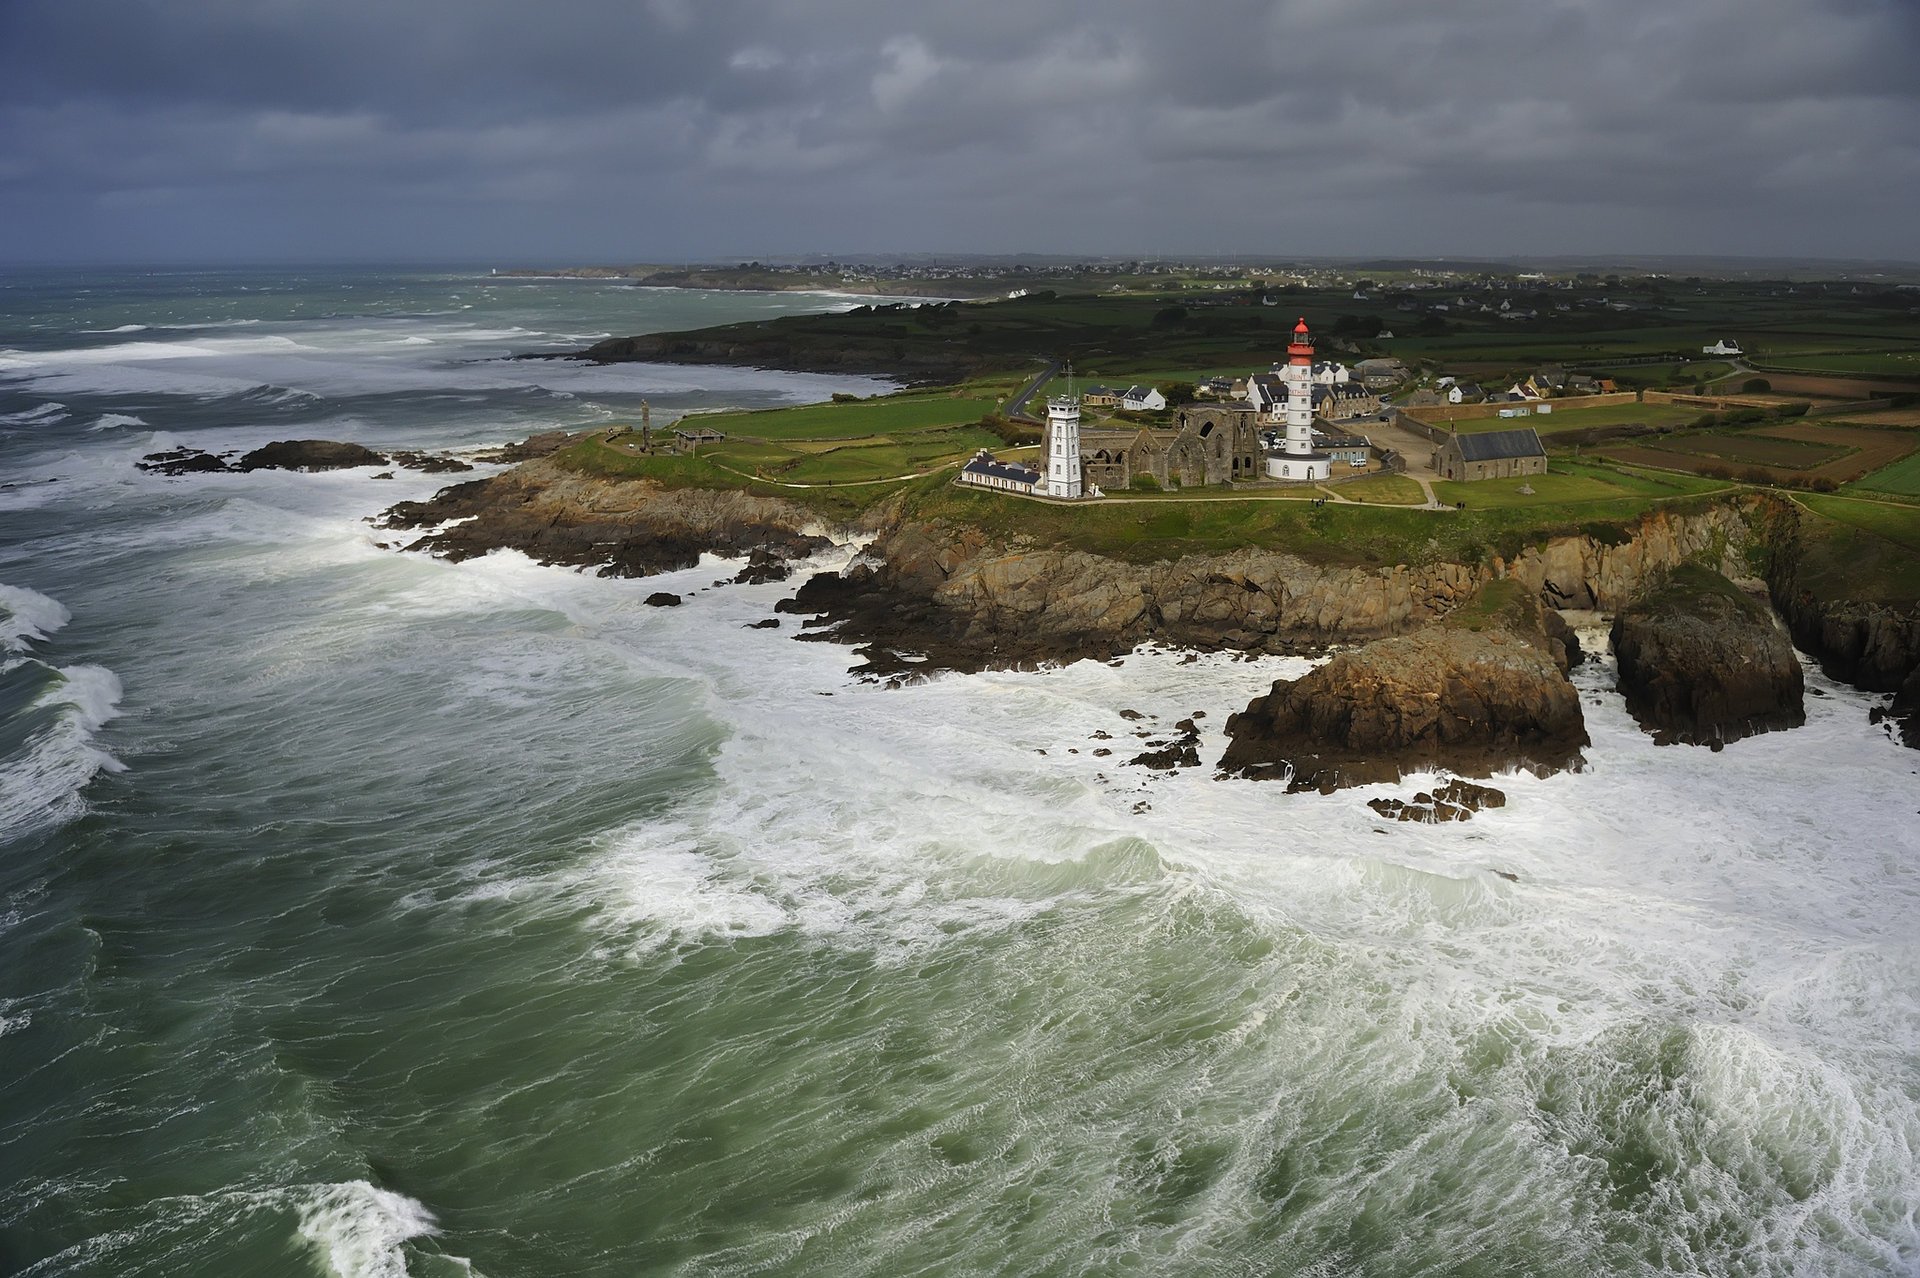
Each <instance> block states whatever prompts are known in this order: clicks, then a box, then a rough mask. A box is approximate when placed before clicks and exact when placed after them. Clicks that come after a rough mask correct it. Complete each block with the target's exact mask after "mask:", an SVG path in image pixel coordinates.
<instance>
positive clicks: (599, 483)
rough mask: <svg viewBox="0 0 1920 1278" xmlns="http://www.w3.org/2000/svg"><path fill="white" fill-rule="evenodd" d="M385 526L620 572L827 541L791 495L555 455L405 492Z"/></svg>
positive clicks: (440, 548) (468, 552) (800, 548)
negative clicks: (636, 474) (419, 498)
mask: <svg viewBox="0 0 1920 1278" xmlns="http://www.w3.org/2000/svg"><path fill="white" fill-rule="evenodd" d="M381 526H382V527H384V528H390V529H398V530H406V531H412V530H421V529H424V530H427V531H426V532H425V534H424V535H423V536H421V537H419V538H417V539H416V540H414V541H412V542H411V543H409V544H408V545H407V547H406V548H407V549H409V550H426V551H430V552H432V553H433V554H436V555H442V556H444V557H446V558H448V559H453V560H461V559H471V558H473V557H474V556H476V555H484V554H486V553H487V552H488V551H490V550H498V549H502V548H511V549H515V550H520V551H523V552H525V553H526V554H528V555H529V556H531V557H533V558H534V559H537V560H539V561H540V562H541V563H549V564H567V565H575V566H581V567H595V568H598V569H600V571H601V572H602V573H604V574H606V575H609V576H622V577H639V576H646V575H648V574H650V573H656V572H670V571H673V570H675V569H680V568H691V567H693V566H694V565H695V564H697V563H698V562H699V561H700V556H701V555H702V554H703V553H713V554H719V555H726V556H738V555H747V554H751V553H752V552H754V551H764V552H767V553H768V554H770V555H773V556H778V557H782V558H797V557H800V556H803V555H807V554H811V553H812V552H813V551H815V550H818V549H821V548H823V547H825V546H826V545H828V544H830V542H829V538H828V536H827V532H828V530H827V529H825V528H823V527H822V526H821V525H820V521H819V518H818V517H817V516H816V515H814V514H813V513H812V512H811V511H809V510H807V509H806V508H805V507H803V506H799V505H797V504H795V503H793V502H787V501H781V500H779V499H778V498H772V497H756V496H753V495H752V494H750V493H744V492H737V491H715V490H711V489H704V488H662V487H660V486H659V485H657V484H653V483H650V482H648V481H645V480H615V479H605V478H599V477H595V476H585V475H579V474H576V473H574V472H572V471H569V470H566V469H564V468H563V467H559V466H556V465H555V464H553V463H552V462H551V461H548V460H537V461H530V462H527V463H524V464H523V465H520V466H516V467H515V468H514V469H512V470H510V471H507V472H506V473H504V474H501V475H495V476H493V477H492V478H490V479H476V480H473V481H471V482H469V483H464V484H455V485H454V486H453V487H451V488H446V489H443V490H441V491H440V492H439V493H438V494H437V495H435V496H434V497H433V499H432V500H430V501H424V502H402V503H400V504H399V505H397V506H395V507H394V508H393V509H391V510H389V511H387V513H386V514H385V515H384V516H383V517H382V521H381Z"/></svg>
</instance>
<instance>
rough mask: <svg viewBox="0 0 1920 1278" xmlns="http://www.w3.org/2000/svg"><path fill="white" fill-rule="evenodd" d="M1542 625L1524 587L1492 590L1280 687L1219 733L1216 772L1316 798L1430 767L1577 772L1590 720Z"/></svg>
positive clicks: (1563, 652) (1562, 650) (1558, 646)
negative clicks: (1223, 739)
mask: <svg viewBox="0 0 1920 1278" xmlns="http://www.w3.org/2000/svg"><path fill="white" fill-rule="evenodd" d="M1549 624H1550V623H1548V622H1547V621H1546V620H1545V618H1544V617H1543V616H1542V609H1541V607H1540V605H1539V603H1538V601H1537V600H1536V599H1535V598H1534V597H1533V595H1532V594H1531V593H1530V592H1528V591H1527V590H1526V589H1525V588H1524V587H1522V586H1521V585H1520V584H1519V583H1517V582H1512V581H1495V582H1490V583H1488V584H1487V585H1486V586H1484V587H1482V588H1481V589H1480V591H1479V592H1477V593H1476V594H1475V595H1474V596H1473V597H1472V598H1471V599H1469V600H1468V601H1467V602H1466V603H1464V604H1462V605H1461V606H1460V607H1459V608H1457V609H1456V610H1455V611H1454V612H1452V613H1450V614H1449V615H1448V616H1447V617H1446V618H1445V619H1444V620H1442V621H1441V622H1440V623H1438V624H1437V625H1434V626H1430V627H1428V628H1427V629H1425V630H1422V631H1420V632H1418V633H1416V634H1412V635H1403V636H1397V637H1395V638H1391V639H1381V640H1377V641H1375V642H1373V643H1370V644H1368V645H1366V646H1365V647H1364V648H1360V649H1358V650H1356V651H1354V652H1349V653H1343V654H1342V655H1340V656H1337V657H1335V658H1334V659H1333V660H1331V661H1329V662H1327V663H1326V664H1325V665H1323V666H1320V667H1319V668H1317V669H1315V670H1313V671H1310V672H1309V673H1308V674H1306V675H1304V676H1303V677H1301V678H1299V679H1291V680H1289V679H1281V680H1277V681H1275V683H1274V685H1273V690H1272V691H1271V692H1269V693H1267V694H1266V695H1265V696H1261V697H1256V698H1254V699H1253V701H1252V702H1250V703H1249V704H1248V705H1247V708H1246V709H1245V710H1243V711H1241V712H1240V713H1239V714H1236V715H1234V716H1233V717H1232V718H1230V719H1228V720H1227V735H1228V736H1229V737H1230V738H1231V739H1232V740H1231V742H1230V744H1229V745H1228V747H1227V750H1226V753H1225V754H1224V755H1223V756H1222V757H1221V760H1220V768H1221V770H1222V771H1223V772H1225V773H1228V774H1234V775H1239V776H1244V777H1249V778H1252V779H1255V780H1278V779H1285V780H1286V781H1287V789H1288V790H1289V791H1301V790H1319V791H1321V792H1323V793H1325V792H1330V791H1333V790H1336V789H1340V788H1342V787H1345V786H1353V785H1366V784H1371V783H1374V782H1379V781H1397V780H1399V779H1400V778H1401V777H1402V776H1404V775H1405V774H1406V773H1408V772H1412V771H1418V770H1422V769H1428V768H1437V769H1445V770H1446V771H1448V772H1453V773H1459V774H1464V775H1466V776H1472V777H1488V776H1492V775H1493V774H1494V773H1496V772H1500V771H1503V770H1505V769H1508V768H1515V767H1519V768H1526V769H1528V770H1529V771H1532V772H1535V773H1537V774H1539V775H1543V776H1544V775H1547V774H1549V773H1552V772H1558V771H1562V770H1565V769H1569V768H1578V767H1580V766H1582V764H1583V762H1584V761H1583V760H1582V758H1581V755H1580V751H1581V749H1582V748H1583V747H1585V746H1586V745H1587V744H1588V737H1587V728H1586V721H1585V719H1584V718H1583V717H1582V715H1581V712H1580V698H1579V695H1578V694H1577V693H1576V692H1575V691H1574V687H1573V685H1572V684H1571V683H1569V682H1568V681H1567V676H1566V665H1565V663H1566V662H1567V661H1568V660H1569V659H1570V655H1571V654H1570V653H1569V652H1568V651H1567V648H1566V645H1565V643H1564V642H1556V641H1555V636H1553V635H1552V634H1551V633H1550V630H1549Z"/></svg>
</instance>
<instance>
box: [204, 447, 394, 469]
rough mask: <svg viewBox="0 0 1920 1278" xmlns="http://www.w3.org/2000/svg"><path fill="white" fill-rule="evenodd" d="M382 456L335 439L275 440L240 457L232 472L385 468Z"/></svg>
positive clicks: (386, 463) (369, 449) (387, 461)
mask: <svg viewBox="0 0 1920 1278" xmlns="http://www.w3.org/2000/svg"><path fill="white" fill-rule="evenodd" d="M388 464H389V459H388V457H387V455H386V454H385V453H376V452H374V451H373V450H372V449H371V448H368V447H366V446H365V445H364V444H346V443H341V442H340V441H339V440H336V439H276V440H274V441H273V442H272V443H271V444H266V445H264V446H262V447H260V448H256V449H254V450H253V451H252V452H250V453H248V454H247V455H246V456H244V457H242V458H241V459H240V461H239V464H238V465H237V466H235V467H234V469H236V470H301V471H314V470H346V469H348V468H350V467H353V466H385V465H388Z"/></svg>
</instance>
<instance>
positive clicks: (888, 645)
mask: <svg viewBox="0 0 1920 1278" xmlns="http://www.w3.org/2000/svg"><path fill="white" fill-rule="evenodd" d="M1749 536H1750V530H1749V528H1748V525H1747V522H1746V519H1745V514H1744V511H1743V510H1742V509H1741V508H1738V507H1715V508H1711V509H1708V510H1704V511H1701V512H1699V513H1696V514H1692V515H1685V516H1682V515H1669V514H1665V513H1655V514H1653V515H1650V516H1648V517H1647V518H1645V519H1643V520H1641V521H1639V523H1638V524H1636V525H1634V526H1633V527H1632V528H1630V529H1629V530H1628V531H1627V532H1625V533H1623V534H1614V533H1612V532H1611V530H1609V531H1608V532H1607V533H1605V534H1604V535H1602V534H1581V535H1577V536H1570V537H1562V538H1557V539H1554V540H1551V541H1549V542H1548V543H1546V544H1545V545H1543V546H1540V547H1537V548H1533V549H1529V550H1527V551H1525V552H1523V553H1522V554H1520V555H1518V556H1516V557H1514V558H1513V559H1512V560H1511V561H1505V560H1500V559H1495V560H1493V561H1491V562H1490V563H1483V564H1471V565H1469V564H1455V563H1435V564H1427V565H1421V566H1411V567H1410V566H1407V565H1395V566H1392V567H1384V568H1347V567H1337V566H1326V565H1319V564H1313V563H1309V562H1307V561H1306V560H1303V559H1301V558H1300V557H1298V556H1296V555H1291V554H1288V553H1286V552H1285V551H1283V550H1254V549H1248V550H1241V551H1235V552H1233V553H1231V554H1226V555H1210V556H1198V555H1196V556H1188V557H1185V558H1181V559H1177V560H1169V561H1162V562H1159V563H1151V564H1135V563H1128V562H1124V561H1121V560H1117V559H1110V558H1106V557H1103V556H1100V555H1092V554H1086V553H1084V552H1079V551H1071V550H1054V549H1046V548H1038V547H1030V546H1022V545H1018V544H1011V543H1007V542H1001V541H996V540H994V539H992V538H990V537H988V536H987V535H986V534H985V533H983V532H981V531H980V530H979V529H977V528H973V527H970V526H956V525H952V524H948V523H945V522H940V521H933V522H919V521H914V520H912V519H907V520H903V521H896V522H894V523H893V524H891V525H890V526H889V527H887V528H886V529H885V530H884V531H883V532H882V533H881V535H880V536H879V537H878V538H877V539H876V540H875V541H874V543H873V545H872V546H871V548H870V549H869V552H868V554H867V555H866V556H865V557H864V558H863V560H862V561H861V562H859V563H857V564H855V565H854V566H853V567H851V568H850V569H848V570H847V572H845V573H843V574H841V575H839V576H838V577H816V578H815V579H814V580H812V581H811V582H809V583H808V584H807V585H806V586H805V587H804V588H803V589H802V590H801V592H800V595H799V597H798V598H797V599H796V600H795V601H794V602H793V603H792V604H790V605H785V606H786V607H787V608H788V609H789V610H791V611H795V612H803V613H815V614H818V615H819V617H820V619H821V621H822V622H825V623H832V624H833V625H834V626H835V627H836V629H835V632H834V633H835V634H836V635H837V636H838V637H842V638H846V639H849V640H853V641H856V642H859V643H863V644H866V645H869V648H870V649H871V650H872V651H873V652H874V653H881V654H883V653H885V652H886V651H887V650H895V651H900V652H912V653H916V654H919V655H922V656H925V657H927V658H928V659H929V661H930V663H931V664H933V665H935V666H946V667H951V668H956V669H978V668H981V667H984V666H993V665H1017V664H1021V663H1028V662H1038V661H1049V660H1052V661H1069V660H1075V659H1078V658H1081V657H1103V656H1109V655H1113V654H1115V653H1121V652H1126V651H1128V650H1130V649H1132V648H1133V647H1135V646H1136V645H1138V644H1140V643H1143V642H1147V641H1149V640H1153V641H1159V642H1163V643H1169V644H1176V645H1180V646H1183V647H1193V648H1200V649H1209V650H1211V649H1238V650H1242V651H1248V652H1264V653H1311V652H1320V651H1324V650H1326V649H1327V648H1328V647H1330V646H1332V645H1336V644H1348V643H1357V642H1365V641H1367V640H1370V639H1377V638H1383V637H1386V636H1389V635H1396V634H1404V633H1406V632H1408V631H1411V630H1416V629H1418V628H1420V627H1421V626H1424V625H1426V624H1428V623H1430V622H1433V621H1436V620H1438V619H1440V618H1441V617H1444V616H1446V615H1447V614H1448V613H1449V612H1451V611H1452V610H1453V609H1454V608H1455V607H1457V606H1458V605H1459V604H1460V602H1461V601H1462V600H1464V599H1466V598H1467V597H1468V596H1470V595H1472V594H1473V593H1474V592H1475V591H1476V590H1478V589H1479V588H1480V587H1481V586H1482V585H1484V584H1485V583H1486V582H1488V581H1491V580H1495V579H1497V578H1502V577H1504V578H1509V579H1512V580H1514V581H1517V582H1519V583H1521V584H1523V585H1524V586H1526V587H1527V589H1528V590H1530V591H1532V592H1534V593H1536V594H1537V595H1538V596H1539V597H1540V598H1541V599H1543V600H1544V601H1545V602H1547V603H1548V604H1550V605H1551V606H1554V607H1566V608H1601V609H1607V610H1612V609H1615V608H1618V607H1620V606H1622V605H1624V604H1625V603H1627V602H1628V601H1629V600H1631V599H1632V598H1633V597H1634V596H1636V595H1637V594H1639V593H1640V591H1641V589H1642V588H1643V586H1644V585H1645V583H1647V582H1649V581H1651V580H1654V579H1655V578H1656V577H1657V576H1658V575H1659V574H1662V573H1664V572H1665V571H1666V570H1667V569H1669V568H1672V567H1673V566H1675V565H1676V564H1680V563H1683V562H1686V561H1688V560H1690V559H1698V558H1708V559H1712V560H1714V561H1716V562H1717V563H1720V564H1721V565H1722V566H1723V567H1724V568H1725V569H1727V570H1730V571H1734V572H1739V573H1742V574H1743V575H1744V574H1746V568H1745V562H1744V560H1743V559H1742V558H1741V556H1740V554H1739V549H1740V548H1741V547H1743V546H1744V545H1745V544H1746V542H1747V540H1748V538H1749ZM876 661H877V662H878V661H879V659H878V658H876ZM881 664H884V663H883V662H882V663H881ZM921 668H922V669H924V668H925V664H922V666H921Z"/></svg>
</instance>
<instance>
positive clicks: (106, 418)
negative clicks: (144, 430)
mask: <svg viewBox="0 0 1920 1278" xmlns="http://www.w3.org/2000/svg"><path fill="white" fill-rule="evenodd" d="M146 424H147V421H146V419H145V418H144V417H135V416H134V415H133V414H131V413H102V414H101V415H100V420H99V421H97V422H95V423H94V424H93V425H91V426H89V427H87V429H88V430H112V429H113V428H114V427H116V426H145V425H146Z"/></svg>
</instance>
